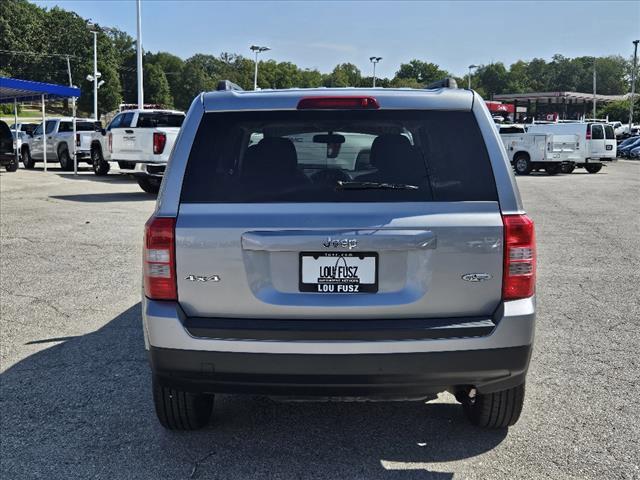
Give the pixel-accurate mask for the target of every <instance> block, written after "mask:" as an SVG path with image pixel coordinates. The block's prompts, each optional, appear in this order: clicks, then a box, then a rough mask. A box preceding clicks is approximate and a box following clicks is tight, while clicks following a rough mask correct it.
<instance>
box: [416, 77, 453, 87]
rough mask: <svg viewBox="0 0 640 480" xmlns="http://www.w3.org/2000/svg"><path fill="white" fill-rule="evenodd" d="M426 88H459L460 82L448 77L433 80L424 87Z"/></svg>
mask: <svg viewBox="0 0 640 480" xmlns="http://www.w3.org/2000/svg"><path fill="white" fill-rule="evenodd" d="M424 88H425V90H433V89H436V88H458V82H456V79H455V78H451V77H446V78H443V79H442V80H436V81H435V82H431V83H430V84H429V85H427V86H426V87H424Z"/></svg>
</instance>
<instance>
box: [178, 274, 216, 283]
mask: <svg viewBox="0 0 640 480" xmlns="http://www.w3.org/2000/svg"><path fill="white" fill-rule="evenodd" d="M184 279H185V280H189V281H190V282H219V281H220V277H219V276H218V275H209V276H205V275H187V276H186V277H184Z"/></svg>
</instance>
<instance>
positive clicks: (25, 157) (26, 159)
mask: <svg viewBox="0 0 640 480" xmlns="http://www.w3.org/2000/svg"><path fill="white" fill-rule="evenodd" d="M22 165H24V168H26V169H27V170H32V169H33V167H35V166H36V162H35V161H34V160H33V157H32V156H31V151H30V150H29V147H24V148H23V149H22Z"/></svg>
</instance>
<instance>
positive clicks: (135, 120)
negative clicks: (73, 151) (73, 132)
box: [81, 110, 185, 193]
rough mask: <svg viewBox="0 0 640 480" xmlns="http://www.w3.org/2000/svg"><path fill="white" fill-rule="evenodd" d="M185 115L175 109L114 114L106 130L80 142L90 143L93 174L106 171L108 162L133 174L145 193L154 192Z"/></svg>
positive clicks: (108, 165) (158, 184)
mask: <svg viewBox="0 0 640 480" xmlns="http://www.w3.org/2000/svg"><path fill="white" fill-rule="evenodd" d="M184 117H185V114H184V112H180V111H177V110H126V111H123V112H120V113H118V114H117V115H116V116H115V117H114V118H113V120H111V123H109V125H108V126H107V128H106V129H104V130H102V132H99V133H98V134H97V135H93V136H92V137H85V138H82V139H81V149H82V148H83V147H84V145H86V143H87V142H90V151H91V160H92V165H93V171H94V172H95V174H96V175H106V174H107V173H108V172H109V169H110V164H109V162H118V166H119V167H120V171H121V172H122V173H128V174H131V175H133V176H134V177H135V178H136V180H137V182H138V185H140V188H142V189H143V190H144V191H145V192H149V193H158V190H159V189H160V183H161V181H162V175H163V174H164V170H165V168H166V166H167V161H168V160H169V155H170V154H171V150H172V149H173V144H174V143H175V141H176V137H177V136H178V132H180V127H181V126H182V122H183V121H184Z"/></svg>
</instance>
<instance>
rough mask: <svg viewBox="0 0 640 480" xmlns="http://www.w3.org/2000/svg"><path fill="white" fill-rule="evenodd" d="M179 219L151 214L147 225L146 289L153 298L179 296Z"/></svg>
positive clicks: (145, 231)
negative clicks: (176, 244)
mask: <svg viewBox="0 0 640 480" xmlns="http://www.w3.org/2000/svg"><path fill="white" fill-rule="evenodd" d="M175 232H176V219H175V218H166V217H151V218H150V219H149V220H148V221H147V223H146V224H145V226H144V251H143V260H142V262H143V268H144V293H145V295H146V296H147V297H148V298H151V299H153V300H177V298H178V290H177V287H176V262H175V255H176V253H175Z"/></svg>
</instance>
